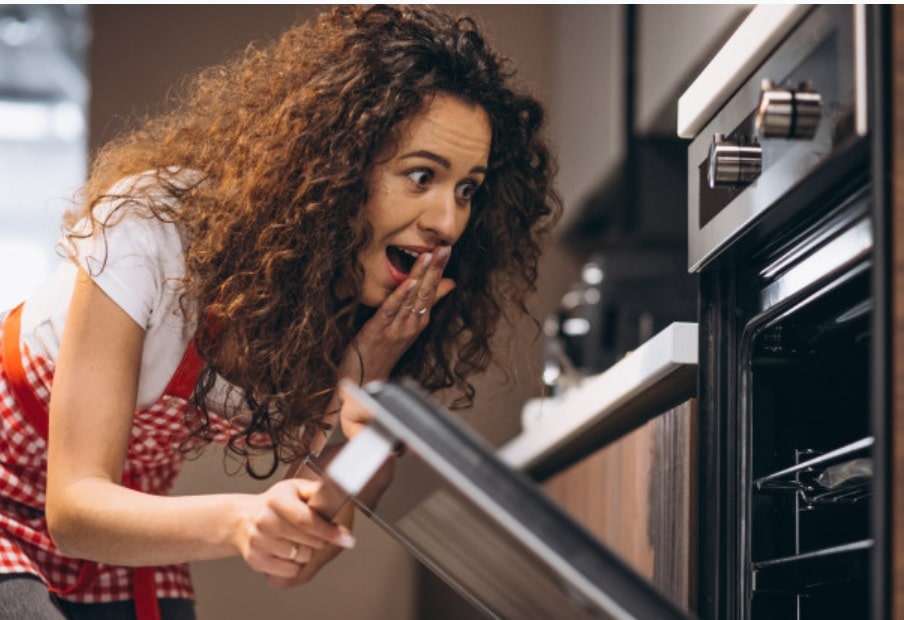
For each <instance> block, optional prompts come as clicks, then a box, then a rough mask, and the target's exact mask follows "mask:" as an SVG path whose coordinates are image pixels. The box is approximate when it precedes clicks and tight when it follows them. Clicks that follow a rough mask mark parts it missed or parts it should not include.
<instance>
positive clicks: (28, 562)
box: [0, 306, 223, 620]
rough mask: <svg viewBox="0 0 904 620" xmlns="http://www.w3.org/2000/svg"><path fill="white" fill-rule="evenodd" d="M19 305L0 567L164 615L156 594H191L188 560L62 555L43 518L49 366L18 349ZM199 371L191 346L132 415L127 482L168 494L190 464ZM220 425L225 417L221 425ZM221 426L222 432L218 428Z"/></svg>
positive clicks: (63, 589)
mask: <svg viewBox="0 0 904 620" xmlns="http://www.w3.org/2000/svg"><path fill="white" fill-rule="evenodd" d="M21 308H22V307H21V306H19V307H18V308H16V309H15V310H13V311H11V312H10V313H9V315H8V316H7V318H6V320H5V321H4V322H3V326H2V327H0V341H2V348H0V356H2V358H0V459H3V461H2V462H0V573H30V574H33V575H36V576H38V577H39V578H41V579H42V580H43V581H44V582H45V583H46V584H47V586H48V587H49V588H50V590H51V591H52V592H54V593H56V594H58V595H59V596H61V597H63V598H65V599H67V600H71V601H75V602H81V603H108V602H113V601H121V600H127V599H129V598H133V599H134V600H135V605H136V612H137V615H138V620H158V619H159V617H160V615H159V609H158V605H157V598H158V597H161V598H162V597H166V598H188V599H193V598H194V592H193V590H192V586H191V579H190V576H189V572H188V567H187V566H185V565H178V566H176V565H174V566H158V567H153V568H151V567H141V568H127V567H119V566H109V565H104V564H95V563H93V562H84V561H81V560H74V559H71V558H67V557H65V556H63V555H61V554H60V552H59V551H58V550H57V548H56V546H55V545H54V544H53V541H52V540H51V539H50V536H49V534H48V531H47V521H46V520H45V518H44V501H45V494H44V493H45V489H46V483H47V457H46V445H47V444H46V438H47V411H48V403H49V399H50V386H51V382H52V379H53V364H52V362H51V361H50V360H47V359H44V358H42V357H40V356H37V355H34V354H32V352H31V351H30V350H29V348H28V347H27V345H25V344H24V343H23V345H22V346H21V347H20V345H19V333H18V332H19V318H20V312H21ZM200 368H201V360H200V358H199V357H198V355H197V352H196V351H195V349H194V346H193V345H189V347H188V349H187V350H186V352H185V355H184V356H183V358H182V361H181V362H180V364H179V367H178V368H177V370H176V372H175V373H174V375H173V377H172V378H171V380H170V383H169V385H168V386H167V388H166V390H164V395H163V396H162V397H161V398H160V400H158V401H157V402H156V403H154V404H153V405H152V406H151V407H148V408H146V409H141V410H138V411H136V414H135V419H134V422H133V425H132V438H131V441H130V443H129V449H128V456H127V459H126V463H125V468H124V474H123V481H124V484H127V486H130V487H132V488H134V489H138V490H141V491H143V492H146V493H153V494H158V495H163V494H166V493H168V492H169V491H170V490H171V488H172V485H173V482H174V480H175V478H176V475H177V474H178V471H179V469H180V467H181V465H182V463H183V461H184V456H183V455H182V454H181V453H180V452H179V450H178V446H179V443H180V441H181V440H182V439H184V438H185V436H186V432H187V431H186V428H185V424H184V421H183V412H184V410H185V408H186V407H187V406H188V402H187V399H188V398H189V396H190V395H191V392H192V389H193V388H194V384H195V379H196V377H197V375H198V372H199V370H200ZM218 422H219V421H218ZM220 428H223V427H222V426H221V427H220Z"/></svg>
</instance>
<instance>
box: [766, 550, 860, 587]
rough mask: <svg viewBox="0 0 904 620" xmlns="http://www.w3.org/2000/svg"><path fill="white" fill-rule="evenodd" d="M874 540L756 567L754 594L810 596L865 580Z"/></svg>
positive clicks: (773, 560) (768, 561)
mask: <svg viewBox="0 0 904 620" xmlns="http://www.w3.org/2000/svg"><path fill="white" fill-rule="evenodd" d="M873 546H874V543H873V541H872V540H859V541H856V542H852V543H848V544H845V545H839V546H837V547H830V548H826V549H820V550H818V551H811V552H808V553H800V554H797V555H793V556H788V557H782V558H775V559H769V560H765V561H762V562H754V563H753V582H752V585H753V590H754V591H756V592H758V593H760V594H763V593H770V594H791V595H799V594H807V593H812V592H814V591H816V590H818V589H820V588H833V587H837V586H841V585H844V584H848V583H852V582H854V581H857V580H861V579H865V578H866V577H867V575H868V572H869V554H870V551H871V550H872V548H873Z"/></svg>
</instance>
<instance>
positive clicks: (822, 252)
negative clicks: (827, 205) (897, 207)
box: [758, 219, 873, 312]
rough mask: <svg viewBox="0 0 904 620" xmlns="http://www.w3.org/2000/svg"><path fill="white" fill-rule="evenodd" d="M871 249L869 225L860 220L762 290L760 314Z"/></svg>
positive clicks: (871, 240) (859, 258) (851, 262)
mask: <svg viewBox="0 0 904 620" xmlns="http://www.w3.org/2000/svg"><path fill="white" fill-rule="evenodd" d="M872 249H873V229H872V222H870V220H869V219H863V220H860V221H859V222H857V223H856V224H854V225H853V226H851V227H850V228H849V229H847V230H846V231H844V232H843V233H841V234H840V235H838V237H836V238H835V239H833V240H832V241H830V242H829V243H827V244H826V245H824V246H823V247H821V248H819V249H818V250H816V251H815V252H813V253H812V254H811V255H810V256H808V257H807V258H805V259H803V260H802V261H800V262H799V263H798V264H797V265H795V266H794V267H791V268H790V269H788V270H787V271H786V272H785V273H784V274H782V275H781V276H780V277H778V278H777V279H776V280H775V281H774V282H772V284H770V285H769V286H767V287H765V288H764V289H763V290H762V291H761V293H760V303H759V308H758V309H759V311H760V312H765V311H766V310H768V309H769V308H771V307H772V306H774V305H775V304H777V303H779V302H780V301H783V300H785V299H787V298H788V297H790V296H791V295H794V294H796V293H799V292H800V291H803V290H804V289H805V288H807V287H808V286H811V285H812V284H813V283H814V282H818V281H820V280H822V279H824V278H827V277H828V276H829V275H831V274H833V273H837V272H839V271H841V270H842V269H844V268H846V267H849V266H851V265H852V264H853V263H855V262H856V261H858V260H861V259H863V258H864V257H866V256H868V255H869V253H870V252H871V251H872Z"/></svg>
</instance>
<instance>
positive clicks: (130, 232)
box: [22, 173, 235, 412]
mask: <svg viewBox="0 0 904 620" xmlns="http://www.w3.org/2000/svg"><path fill="white" fill-rule="evenodd" d="M181 174H183V175H186V178H191V174H192V173H181ZM135 190H140V191H137V192H136V191H135ZM109 193H110V194H114V195H125V194H130V193H136V194H137V196H138V202H139V204H142V203H143V204H146V201H147V199H146V197H145V196H147V195H148V194H150V195H154V196H156V198H157V200H161V199H167V200H169V201H172V198H166V196H165V194H163V193H162V192H161V190H160V189H159V188H157V183H156V178H155V176H154V174H153V173H143V174H140V175H136V176H133V177H129V178H126V179H123V180H122V181H120V182H119V183H117V184H116V185H115V186H114V187H113V188H112V189H111V190H110V192H109ZM119 204H121V201H120V200H114V201H108V202H107V203H105V204H103V205H101V206H100V207H99V209H98V210H97V213H98V215H99V217H98V219H100V220H101V221H103V218H104V217H105V215H106V214H107V213H109V212H110V211H111V210H113V209H114V208H115V207H116V206H117V205H119ZM141 211H142V209H141V208H138V209H135V208H133V207H132V205H127V206H125V207H124V209H121V210H120V211H118V212H116V213H115V214H114V216H113V218H114V219H113V220H112V222H114V224H113V225H112V226H109V227H107V228H106V229H105V230H104V232H103V233H101V234H97V235H94V236H92V237H89V238H87V239H81V240H77V241H76V242H75V245H76V249H77V251H78V264H79V266H81V267H82V268H83V269H85V271H87V273H89V274H90V275H91V277H92V278H93V280H94V281H95V282H96V283H97V285H98V286H99V287H100V288H101V290H103V291H104V293H106V294H107V295H108V296H109V297H110V298H111V299H112V300H113V301H114V302H115V303H116V304H117V305H119V307H120V308H122V309H123V310H124V311H125V312H126V314H128V315H129V316H130V317H131V318H132V320H133V321H135V322H136V323H137V324H138V325H139V326H140V327H141V328H142V329H144V330H145V339H144V349H143V352H142V355H141V371H140V376H139V382H138V402H137V403H136V404H137V407H138V408H143V407H147V406H150V405H151V404H153V403H154V402H156V401H157V400H158V399H159V398H160V397H161V396H162V394H163V390H164V389H165V388H166V386H167V384H168V383H169V380H170V378H171V377H172V375H173V373H174V372H175V370H176V368H177V367H178V365H179V362H180V360H181V359H182V355H183V353H184V352H185V349H186V347H187V346H188V343H189V341H190V340H191V338H192V336H193V334H194V325H186V324H185V320H184V318H183V316H182V313H181V311H180V309H179V290H178V283H179V280H180V279H181V278H182V275H183V274H184V270H185V266H184V258H183V249H182V239H181V237H180V235H179V230H178V228H177V226H176V225H175V224H173V223H167V222H162V221H160V220H159V219H157V218H155V217H152V216H150V215H149V214H148V213H142V212H141ZM120 214H122V215H121V216H120ZM76 274H77V268H76V266H75V265H74V264H73V263H72V262H70V261H65V262H64V263H63V264H61V265H60V267H59V268H58V269H57V270H56V272H55V273H54V274H53V276H52V277H51V278H50V279H49V280H48V281H47V282H45V283H44V284H43V285H42V286H41V287H40V288H39V289H38V290H37V291H36V292H35V293H34V295H32V296H31V297H30V298H29V299H28V300H27V301H26V303H25V307H24V308H23V312H22V338H23V339H24V340H25V342H26V343H27V344H28V345H29V347H30V348H31V350H32V351H33V352H34V353H36V354H38V355H41V356H44V357H46V358H48V359H50V360H51V361H52V362H53V363H56V360H57V357H58V355H59V350H60V340H61V339H62V335H63V327H64V324H65V320H66V314H67V312H68V309H69V303H70V299H71V297H72V291H73V288H74V284H75V277H76ZM227 387H228V385H227V384H226V383H225V381H223V380H222V379H220V380H218V381H217V386H216V387H215V389H214V391H213V392H212V393H211V399H210V401H211V402H210V405H211V407H212V409H213V410H214V411H218V412H219V411H222V409H223V407H222V405H221V406H216V403H217V401H218V400H219V402H222V400H220V399H219V398H218V397H222V396H223V395H224V394H225V393H226V392H227V391H228V390H227ZM232 396H235V394H234V393H233V394H232ZM230 400H232V399H231V398H230Z"/></svg>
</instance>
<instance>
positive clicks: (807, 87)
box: [688, 5, 867, 271]
mask: <svg viewBox="0 0 904 620" xmlns="http://www.w3.org/2000/svg"><path fill="white" fill-rule="evenodd" d="M864 31H865V19H864V17H863V7H862V6H851V5H820V6H817V7H813V8H812V9H811V10H810V11H809V12H807V13H806V15H805V16H804V17H803V18H802V19H801V21H800V22H799V23H798V25H797V26H796V27H795V28H794V29H793V30H792V31H791V32H790V33H789V34H788V35H787V36H785V38H784V39H782V41H781V42H780V43H778V45H777V47H776V48H775V50H774V51H773V53H772V54H771V55H770V56H768V58H766V59H765V60H764V61H762V63H761V64H760V65H759V66H758V67H756V68H755V69H754V70H753V73H752V74H751V75H750V76H749V77H748V79H747V81H746V82H744V83H743V84H742V86H741V87H740V88H738V89H737V90H735V91H733V93H732V94H731V96H730V97H729V98H728V99H727V100H726V101H724V102H722V103H721V105H720V107H719V109H718V111H717V112H716V113H715V114H714V115H713V117H712V118H711V119H710V120H709V121H708V122H707V124H706V125H705V126H703V128H702V129H701V130H700V131H699V132H698V134H697V135H696V137H695V138H694V140H693V141H692V142H691V144H690V146H689V148H688V252H689V256H688V263H689V270H690V271H701V270H702V269H703V268H705V266H706V265H707V264H709V263H710V262H711V261H712V260H713V259H714V258H715V257H716V256H718V255H720V254H721V253H722V252H723V251H724V250H725V249H727V248H728V247H730V246H731V245H732V244H733V243H735V242H737V241H738V240H739V239H740V238H741V237H742V236H744V235H745V233H746V232H747V231H749V230H750V229H751V228H752V227H754V226H755V225H756V224H757V223H758V222H760V221H762V220H763V219H764V218H765V217H766V216H767V215H768V216H769V217H770V218H772V217H774V216H775V215H776V214H777V213H779V212H781V211H782V210H783V209H786V208H788V204H786V203H789V200H788V196H789V195H790V193H791V190H792V189H794V188H795V187H799V186H801V185H802V184H803V183H804V182H805V181H807V185H808V186H810V187H816V186H818V185H819V184H818V183H814V182H813V179H814V178H815V177H818V176H820V175H821V176H822V177H825V180H824V181H823V183H824V184H830V183H832V182H836V181H837V180H838V178H839V177H841V176H842V172H843V171H841V170H840V169H841V168H842V167H843V162H846V161H851V162H853V159H854V158H853V157H851V155H850V151H851V149H854V148H860V147H856V145H857V144H861V145H862V144H863V143H865V139H864V138H865V136H866V133H867V128H866V123H865V121H863V120H862V118H863V114H864V113H865V108H866V92H865V91H866V88H865V85H864V84H865V81H864V80H865V78H864V77H863V75H862V73H863V72H864V71H865V68H864V67H865V51H864V50H865V44H861V43H862V42H861V39H862V38H864V37H865V34H864ZM832 161H835V162H836V163H835V164H832V166H834V167H835V168H838V170H835V169H832V166H830V162H832ZM838 162H841V163H838ZM792 202H793V201H792ZM770 212H771V213H770Z"/></svg>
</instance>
